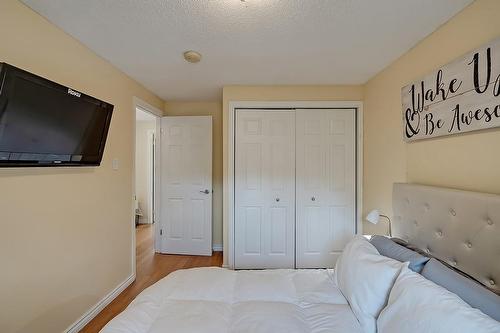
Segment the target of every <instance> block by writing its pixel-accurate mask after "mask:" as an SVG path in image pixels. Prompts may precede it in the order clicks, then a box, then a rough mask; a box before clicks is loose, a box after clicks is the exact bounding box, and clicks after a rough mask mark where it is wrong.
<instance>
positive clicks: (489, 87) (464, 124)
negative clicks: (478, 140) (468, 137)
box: [401, 38, 500, 142]
mask: <svg viewBox="0 0 500 333" xmlns="http://www.w3.org/2000/svg"><path fill="white" fill-rule="evenodd" d="M499 95H500V38H497V39H495V40H493V41H492V42H490V43H488V44H486V45H484V46H482V47H480V48H479V49H477V50H475V51H473V52H471V53H469V54H467V55H465V56H464V57H461V58H460V59H457V60H455V61H453V62H451V63H449V64H447V65H446V66H444V67H442V68H440V69H438V70H436V71H435V72H433V73H431V74H429V75H427V76H425V77H424V78H423V79H421V80H418V81H416V82H413V83H411V84H409V85H407V86H405V87H403V88H402V89H401V100H402V104H403V138H404V140H405V141H406V142H409V141H414V140H420V139H427V138H432V137H437V136H443V135H451V134H457V133H465V132H470V131H478V130H482V129H487V128H493V127H500V98H499Z"/></svg>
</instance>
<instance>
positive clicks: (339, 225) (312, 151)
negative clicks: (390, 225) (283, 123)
mask: <svg viewBox="0 0 500 333" xmlns="http://www.w3.org/2000/svg"><path fill="white" fill-rule="evenodd" d="M355 134H356V133H355V110H353V109H335V110H297V111H296V135H297V137H296V140H297V147H296V149H297V159H296V160H297V170H296V182H297V184H296V186H297V188H296V193H297V198H296V200H297V202H296V211H297V222H296V233H297V237H296V266H297V268H321V267H333V266H334V265H335V262H336V260H337V257H338V256H339V255H340V253H341V251H342V249H343V247H344V245H345V244H346V243H347V242H348V241H349V240H350V239H351V238H352V236H353V235H354V233H355V225H356V223H355V203H356V200H355V195H356V192H355V188H356V184H355V176H356V173H355V169H356V160H355V142H356V141H355Z"/></svg>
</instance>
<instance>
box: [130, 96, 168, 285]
mask: <svg viewBox="0 0 500 333" xmlns="http://www.w3.org/2000/svg"><path fill="white" fill-rule="evenodd" d="M136 109H141V110H142V111H146V112H148V113H150V114H151V115H153V116H155V117H156V129H155V131H156V132H155V133H156V136H158V134H159V133H160V131H161V117H163V111H162V110H160V109H159V108H157V107H155V106H153V105H151V104H149V103H147V102H145V101H143V100H142V99H140V98H138V97H136V96H134V97H133V98H132V110H133V115H134V121H133V122H132V123H133V125H132V135H131V137H132V147H133V149H132V190H133V191H132V207H131V210H132V218H131V221H132V223H131V225H130V226H131V228H132V272H133V273H134V276H135V275H136V274H137V267H136V265H135V260H136V239H135V198H134V197H135V195H136V193H135V191H136V188H135V169H136V165H135V154H136V146H135V140H136V120H135V112H136ZM158 141H159V140H156V144H155V155H156V156H159V151H160V143H159V142H158ZM154 169H155V180H154V181H155V193H154V200H155V202H154V206H155V207H156V208H158V207H159V206H158V205H159V199H160V191H159V190H158V189H159V186H158V184H159V181H160V173H159V163H158V159H156V161H155V166H154ZM159 220H160V212H159V211H158V209H156V210H155V213H154V216H153V221H159ZM157 229H158V228H155V234H154V249H155V252H158V249H159V244H160V243H159V242H160V238H159V237H160V235H159V232H158V231H157Z"/></svg>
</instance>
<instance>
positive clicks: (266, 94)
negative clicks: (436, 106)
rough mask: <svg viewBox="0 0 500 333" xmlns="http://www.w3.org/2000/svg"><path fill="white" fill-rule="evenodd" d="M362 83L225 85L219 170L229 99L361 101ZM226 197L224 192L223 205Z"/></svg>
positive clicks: (225, 132)
mask: <svg viewBox="0 0 500 333" xmlns="http://www.w3.org/2000/svg"><path fill="white" fill-rule="evenodd" d="M361 100H363V87H362V86H226V87H224V89H223V93H222V113H223V120H222V124H223V131H222V134H223V170H224V174H225V175H227V170H228V169H227V168H228V161H227V155H228V153H227V149H228V146H227V140H228V135H229V134H228V130H229V126H228V112H229V102H231V101H361ZM224 187H226V188H227V178H226V177H224ZM227 205H228V198H227V196H226V195H225V196H224V207H227ZM227 214H228V212H227V209H224V210H223V221H224V223H223V224H224V225H223V243H224V249H226V246H227V240H228V235H227ZM224 265H227V255H226V254H224Z"/></svg>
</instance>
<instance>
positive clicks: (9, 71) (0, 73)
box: [0, 62, 114, 168]
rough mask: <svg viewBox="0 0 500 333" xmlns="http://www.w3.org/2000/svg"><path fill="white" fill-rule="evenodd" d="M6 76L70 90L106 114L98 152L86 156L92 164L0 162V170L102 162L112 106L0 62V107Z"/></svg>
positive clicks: (80, 164) (72, 164)
mask: <svg viewBox="0 0 500 333" xmlns="http://www.w3.org/2000/svg"><path fill="white" fill-rule="evenodd" d="M8 76H17V77H21V78H23V79H25V80H28V81H31V82H34V83H36V84H38V85H42V86H45V87H47V88H50V89H55V90H59V91H61V92H64V93H66V94H68V91H69V90H70V89H71V90H72V91H74V92H77V93H79V94H80V97H79V98H80V99H82V100H85V101H86V102H90V103H92V104H95V105H96V106H98V107H99V109H100V110H102V112H107V115H106V122H105V124H104V129H103V132H102V135H101V142H100V145H99V152H98V154H97V155H87V156H89V157H95V160H94V161H92V162H85V161H79V162H76V161H67V162H65V161H49V162H47V161H22V160H14V161H10V160H7V161H5V160H3V161H2V160H0V168H19V167H84V166H88V167H96V166H100V165H101V162H102V158H103V155H104V148H105V147H106V141H107V138H108V132H109V127H110V125H111V117H112V115H113V109H114V106H113V105H112V104H110V103H107V102H104V101H102V100H99V99H97V98H95V97H92V96H89V95H86V94H84V93H82V92H80V90H77V89H73V88H71V87H67V86H64V85H62V84H59V83H57V82H54V81H51V80H48V79H46V78H43V77H41V76H38V75H36V74H33V73H30V72H28V71H25V70H23V69H20V68H17V67H15V66H12V65H10V64H7V63H4V62H0V105H2V102H3V101H5V99H8V94H9V91H4V88H5V84H6V80H7V78H8ZM75 98H76V97H75ZM8 153H23V152H8Z"/></svg>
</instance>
